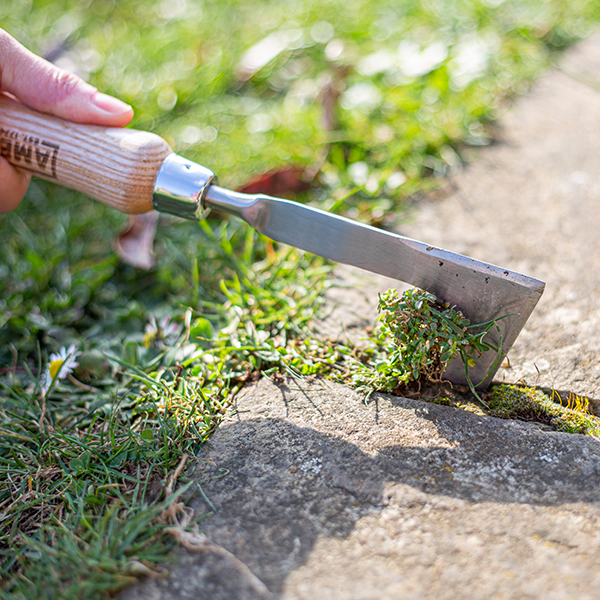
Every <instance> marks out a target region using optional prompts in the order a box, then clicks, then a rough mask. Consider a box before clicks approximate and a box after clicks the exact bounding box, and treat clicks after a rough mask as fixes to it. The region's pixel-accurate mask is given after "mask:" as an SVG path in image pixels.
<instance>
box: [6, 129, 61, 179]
mask: <svg viewBox="0 0 600 600" xmlns="http://www.w3.org/2000/svg"><path fill="white" fill-rule="evenodd" d="M59 150H60V146H59V145H58V144H54V143H52V142H49V141H47V140H43V139H41V138H39V137H36V136H34V135H29V134H26V133H19V132H18V131H15V130H14V129H6V128H4V127H0V155H2V156H3V157H4V158H6V159H7V160H8V162H10V163H11V164H13V165H15V166H16V167H19V168H20V169H26V170H27V171H31V172H32V173H35V174H36V175H43V176H44V177H49V178H51V179H56V178H57V176H56V161H57V158H58V151H59Z"/></svg>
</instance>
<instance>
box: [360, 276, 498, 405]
mask: <svg viewBox="0 0 600 600" xmlns="http://www.w3.org/2000/svg"><path fill="white" fill-rule="evenodd" d="M378 310H379V312H380V316H379V327H378V330H377V332H376V335H375V337H374V340H375V342H376V344H377V346H378V350H379V352H378V353H377V354H378V356H377V358H376V360H375V364H374V366H372V365H370V364H362V365H359V367H358V369H357V371H356V373H355V374H354V375H353V382H354V384H355V385H357V386H358V387H360V388H363V389H369V390H371V391H375V390H377V391H383V392H391V393H398V392H399V390H400V389H401V388H403V387H405V386H407V385H408V384H410V383H412V382H418V383H419V382H426V383H436V382H439V381H441V379H442V375H443V373H444V371H445V370H446V367H447V366H448V363H449V362H450V361H451V360H452V359H453V358H455V357H456V356H459V357H460V358H461V359H462V361H463V363H464V365H465V371H466V374H467V381H468V383H469V387H470V389H471V391H472V392H473V394H474V395H475V396H476V397H477V398H478V400H480V401H481V402H482V403H483V400H482V399H481V398H480V396H479V395H478V394H477V392H476V390H475V387H474V386H473V384H472V383H471V381H470V379H469V367H472V366H473V365H474V364H475V361H476V360H477V359H478V358H479V357H480V356H481V355H482V354H483V353H484V352H487V351H488V350H490V349H494V350H496V351H497V352H499V348H496V347H493V346H491V345H490V344H489V343H487V342H486V341H484V338H485V335H486V333H487V332H488V331H489V330H490V329H491V328H492V327H493V326H495V325H496V321H490V322H489V323H483V324H476V325H472V324H471V322H470V321H469V320H468V319H467V318H466V317H465V316H464V315H463V314H462V313H461V312H460V311H458V310H455V308H453V307H451V306H450V305H449V304H445V303H442V302H440V301H439V300H438V299H437V298H436V297H435V296H434V295H433V294H431V293H429V292H425V291H423V290H419V289H416V288H414V289H410V290H408V291H406V292H404V293H403V294H402V296H398V291H397V290H395V289H390V290H388V291H387V292H385V293H384V294H381V295H380V296H379V306H378ZM484 404H485V403H484Z"/></svg>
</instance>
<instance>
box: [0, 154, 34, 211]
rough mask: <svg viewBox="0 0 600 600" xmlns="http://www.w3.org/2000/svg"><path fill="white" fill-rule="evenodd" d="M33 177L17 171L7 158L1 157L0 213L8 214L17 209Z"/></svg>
mask: <svg viewBox="0 0 600 600" xmlns="http://www.w3.org/2000/svg"><path fill="white" fill-rule="evenodd" d="M30 179H31V175H30V174H29V173H26V172H25V171H21V170H20V169H15V168H14V167H13V166H12V165H11V164H10V163H9V162H8V161H7V160H6V159H5V158H3V157H1V156H0V213H2V214H3V213H7V212H10V211H11V210H13V209H15V208H17V206H19V204H20V203H21V200H23V196H25V192H26V191H27V188H28V187H29V181H30Z"/></svg>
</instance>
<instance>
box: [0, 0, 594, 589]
mask: <svg viewBox="0 0 600 600" xmlns="http://www.w3.org/2000/svg"><path fill="white" fill-rule="evenodd" d="M599 17H600V9H599V8H598V4H597V3H596V2H592V1H589V0H585V1H584V0H573V1H570V2H566V1H565V0H554V1H551V2H541V1H539V0H535V1H534V0H528V1H519V2H517V1H516V0H514V1H511V0H506V1H505V2H502V3H499V2H487V3H485V2H483V1H476V0H456V1H455V2H451V3H448V2H441V1H439V2H438V1H437V0H434V1H427V2H425V1H423V2H412V1H410V2H409V1H408V0H406V1H401V2H383V3H381V2H374V1H363V2H358V1H351V2H348V1H347V0H344V1H343V2H342V0H331V1H329V2H318V3H317V2H312V1H302V2H289V3H284V4H282V3H267V2H265V1H264V0H260V1H258V0H254V1H250V2H248V1H244V2H241V1H232V2H229V3H222V2H215V1H206V2H202V3H201V2H199V1H198V0H187V2H184V1H183V0H168V1H164V2H148V1H147V0H143V1H142V0H122V1H112V0H106V1H102V2H99V1H93V2H92V1H91V0H89V1H87V2H85V1H84V2H81V0H77V1H75V0H63V1H62V2H60V3H59V2H57V1H56V0H29V1H26V0H4V1H3V2H2V3H1V5H0V26H2V27H4V28H5V29H7V30H8V31H9V32H10V33H12V34H13V35H15V36H16V37H17V38H19V39H20V40H21V41H23V42H24V43H25V44H26V45H27V46H28V47H30V48H31V49H32V50H34V51H36V52H38V53H40V54H44V55H47V56H49V57H52V58H53V59H54V60H57V61H59V63H61V64H63V65H64V66H72V67H74V68H76V69H78V70H79V71H80V73H81V74H83V75H85V76H86V77H87V78H88V79H89V81H90V82H91V83H93V84H94V85H96V86H98V87H99V88H101V89H102V90H105V91H109V92H112V93H114V94H116V95H118V96H120V97H122V98H124V99H125V100H126V101H128V102H130V103H131V104H132V105H133V106H134V109H135V111H136V120H135V122H134V126H136V127H138V128H142V129H148V130H152V131H154V132H157V133H159V134H161V135H162V136H164V137H165V138H166V139H167V140H168V141H169V142H170V143H171V144H172V146H173V147H174V148H175V149H176V150H177V151H179V152H181V153H182V154H185V155H186V156H188V157H189V158H191V159H195V160H197V161H199V162H202V163H204V164H206V165H207V166H208V167H211V168H213V169H214V170H216V171H217V172H218V174H219V175H220V180H221V182H222V183H223V184H225V185H227V186H230V187H239V186H241V185H243V184H244V183H245V182H247V181H248V180H249V179H250V178H251V177H252V176H254V175H255V174H260V173H262V172H264V171H266V170H268V169H277V168H281V167H284V166H289V165H297V166H299V167H300V169H302V170H304V171H305V173H306V174H307V175H308V174H315V173H316V175H315V179H314V181H313V188H312V189H311V190H309V191H308V192H306V193H305V194H304V195H302V196H300V197H299V199H300V200H301V201H305V202H310V203H313V204H315V205H319V206H321V207H324V208H326V209H331V210H335V211H336V212H339V213H344V214H348V215H351V216H354V217H359V218H361V219H363V220H368V221H372V222H376V223H377V222H381V221H382V220H384V219H385V217H386V216H387V215H388V214H391V213H393V211H394V210H395V209H396V208H400V209H401V206H402V202H403V200H404V199H405V198H407V197H408V196H410V195H413V194H414V193H415V192H417V191H419V190H424V189H427V188H431V187H433V186H435V185H438V182H439V178H440V177H443V176H444V175H446V174H449V173H452V172H453V170H454V169H455V168H456V165H457V163H458V162H459V161H460V160H461V158H463V157H464V156H465V155H466V151H467V150H468V147H469V145H481V144H486V143H490V141H491V136H490V134H489V130H488V129H487V128H486V126H487V124H488V123H489V121H490V120H491V119H493V117H494V115H495V114H496V112H497V110H498V109H499V107H501V106H502V103H503V102H504V101H505V99H506V98H510V97H511V96H513V95H514V94H517V93H520V92H522V91H523V90H524V89H526V86H527V82H528V81H529V80H530V78H532V77H534V76H535V75H536V74H538V73H539V72H540V71H541V70H542V69H543V68H544V67H545V66H547V65H548V64H550V62H551V61H552V57H553V54H554V53H555V52H557V51H558V50H560V49H561V48H563V47H564V46H566V45H568V44H569V43H571V42H572V41H574V40H576V39H578V38H579V37H581V36H583V35H585V34H586V33H587V32H589V31H590V30H591V27H592V25H593V24H594V23H595V22H596V21H597V20H598V18H599ZM267 36H274V37H271V38H269V39H270V40H271V42H273V41H275V43H279V44H280V46H281V51H280V52H279V53H278V54H277V56H275V57H274V58H273V59H272V60H271V61H269V62H267V63H266V64H264V66H263V67H262V68H260V69H258V70H257V71H256V72H255V73H253V74H252V76H250V77H248V73H246V75H242V74H241V72H240V67H239V65H240V64H241V63H242V62H243V56H244V53H245V52H246V51H247V50H248V49H249V48H251V47H252V46H253V45H255V44H257V43H258V42H260V40H261V39H263V38H265V37H267ZM401 44H402V46H401ZM336 98H337V103H336V102H335V100H336ZM332 107H333V109H332ZM351 192H354V193H351ZM124 224H125V217H124V216H123V215H120V214H118V213H116V212H114V211H111V210H110V209H108V208H106V207H104V206H102V205H100V204H98V203H95V202H91V201H90V200H89V199H87V198H84V197H82V196H81V195H79V194H76V193H74V192H71V191H68V190H65V189H62V188H59V187H56V186H54V185H52V184H48V183H44V182H40V181H35V182H34V183H33V184H32V186H31V188H30V191H29V193H28V195H27V198H26V200H25V201H24V203H23V205H22V206H21V207H20V208H19V209H18V210H17V211H15V212H14V213H13V214H10V215H7V216H3V217H2V218H0V239H2V244H0V511H1V512H0V519H1V520H0V579H1V581H2V583H1V584H0V586H1V588H0V589H1V591H2V593H3V594H4V595H5V596H6V597H8V598H30V597H41V596H42V595H43V596H45V597H48V598H70V597H73V598H75V597H76V598H98V597H106V596H107V595H108V594H109V593H112V592H114V591H116V590H117V589H119V588H120V587H123V586H124V585H127V584H128V583H130V582H131V581H132V580H133V579H134V578H135V577H137V576H139V575H140V574H143V573H144V572H145V571H147V570H148V569H151V570H160V569H161V568H162V567H161V566H160V564H161V563H162V562H164V561H165V560H168V550H169V548H170V547H171V544H172V543H173V542H172V541H171V536H170V534H169V533H168V529H169V527H172V526H173V522H174V521H175V522H176V523H179V524H180V525H181V524H182V522H184V521H182V517H181V515H183V514H185V513H184V512H183V511H184V510H185V507H184V505H183V504H182V502H183V500H182V498H185V499H187V498H188V497H189V496H190V495H191V494H193V493H201V491H200V490H198V489H196V488H195V487H194V484H193V482H188V481H187V480H186V479H185V471H183V473H179V474H178V466H180V465H182V461H183V460H184V459H185V457H186V456H189V457H193V456H194V455H195V453H197V452H198V450H199V448H200V447H201V445H202V444H203V442H204V441H205V440H206V438H207V437H208V436H209V435H210V434H211V432H212V431H213V430H214V428H215V427H217V426H218V424H219V422H220V420H221V419H222V418H223V415H224V413H225V411H226V410H227V406H228V405H229V403H230V402H231V401H232V400H233V399H234V398H235V394H236V393H237V391H238V390H239V389H240V388H241V387H242V386H243V385H244V384H245V383H247V382H248V381H251V380H254V379H256V378H258V377H260V376H262V375H263V374H265V373H266V374H271V375H275V374H277V373H281V372H284V373H289V374H292V375H293V376H295V377H301V376H304V375H310V374H315V373H319V374H326V375H329V376H334V375H335V374H337V375H338V376H339V377H344V378H347V377H348V376H349V375H350V376H351V369H352V368H353V367H352V365H353V364H354V365H356V363H357V361H359V360H360V358H361V357H363V353H362V350H361V349H357V348H352V347H350V346H345V345H341V344H334V343H329V342H324V341H322V340H318V339H316V338H315V337H314V336H313V334H312V332H311V328H310V323H311V319H313V317H314V315H315V313H316V312H317V311H318V310H319V309H320V307H321V305H322V298H323V293H324V290H325V288H326V286H327V285H329V283H328V279H327V274H328V272H329V270H330V268H331V267H330V266H329V265H328V264H326V262H325V261H323V260H321V259H319V258H316V257H313V256H309V255H306V254H304V253H302V252H299V251H296V250H293V249H289V248H286V247H283V246H279V245H277V244H272V243H271V242H269V241H268V240H266V239H264V238H262V237H260V236H258V235H257V234H256V233H255V232H253V231H251V230H250V229H249V228H247V227H246V226H245V225H243V224H242V223H240V222H235V221H233V220H232V221H228V220H223V219H220V218H214V219H211V220H209V221H206V222H204V223H202V224H201V226H200V227H198V226H197V225H196V224H194V223H188V222H183V221H176V220H174V219H168V218H163V220H162V221H161V224H160V226H159V230H158V235H157V239H156V244H155V250H156V254H157V257H158V262H157V265H156V267H154V268H153V269H152V270H150V271H148V272H141V271H136V270H134V269H132V268H130V267H127V266H125V265H123V264H120V263H119V262H118V260H117V258H116V257H115V256H114V254H113V252H112V250H111V244H112V240H113V239H114V237H115V236H116V234H117V233H118V232H119V231H120V229H121V228H122V227H123V226H124ZM166 317H168V321H167V320H165V319H166ZM72 344H74V345H75V347H76V348H77V351H78V352H79V353H80V354H79V355H78V357H77V361H78V363H79V366H78V367H77V368H76V369H75V370H74V372H73V373H72V375H71V378H64V379H60V373H59V379H57V380H56V382H55V384H54V386H53V387H52V388H51V389H50V390H49V392H48V393H47V394H45V393H43V391H42V389H41V386H40V382H41V379H42V377H43V374H44V372H45V371H46V369H47V365H48V361H49V359H50V355H51V354H52V353H56V352H58V351H59V349H60V348H68V347H70V346H71V345H72ZM363 358H364V357H363ZM349 369H350V371H349ZM63 374H66V373H63ZM176 474H178V477H175V475H176ZM187 486H189V487H187ZM182 494H183V495H182ZM201 517H202V515H195V516H194V519H195V521H198V519H200V518H201ZM185 523H187V520H186V521H185ZM193 523H194V521H192V522H191V523H188V525H189V526H193Z"/></svg>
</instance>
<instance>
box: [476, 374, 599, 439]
mask: <svg viewBox="0 0 600 600" xmlns="http://www.w3.org/2000/svg"><path fill="white" fill-rule="evenodd" d="M487 402H488V406H489V409H490V414H491V415H492V416H494V417H500V418H502V419H526V420H530V421H541V422H543V423H549V424H550V425H552V426H554V427H556V429H557V430H558V431H564V432H565V433H583V434H587V435H593V436H596V437H600V419H598V417H595V416H594V415H592V414H590V413H589V412H587V411H586V410H582V409H573V408H566V407H564V406H562V405H560V404H557V403H556V402H553V401H552V400H551V399H550V398H549V397H548V396H547V395H546V394H544V393H543V392H541V391H540V390H538V389H536V388H532V387H525V386H518V385H505V384H502V385H497V386H494V388H492V392H491V394H490V395H489V396H488V398H487Z"/></svg>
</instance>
